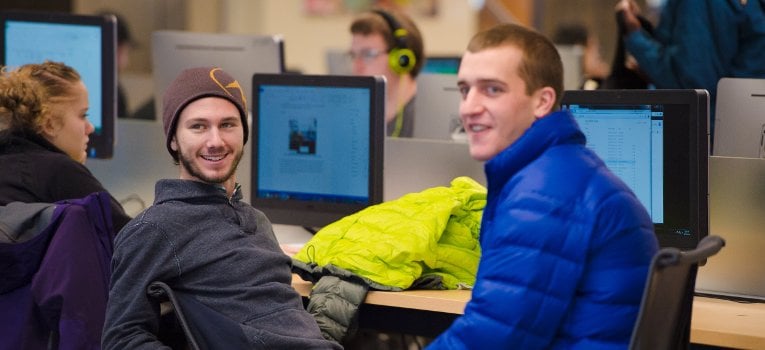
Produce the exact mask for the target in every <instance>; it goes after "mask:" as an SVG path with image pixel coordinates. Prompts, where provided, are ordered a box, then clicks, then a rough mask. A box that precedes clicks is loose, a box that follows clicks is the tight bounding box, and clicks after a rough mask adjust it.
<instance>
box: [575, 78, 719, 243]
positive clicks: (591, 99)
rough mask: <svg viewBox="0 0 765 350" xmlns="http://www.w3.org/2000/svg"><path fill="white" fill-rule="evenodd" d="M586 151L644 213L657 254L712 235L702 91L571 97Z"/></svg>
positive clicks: (706, 108) (579, 94) (577, 94)
mask: <svg viewBox="0 0 765 350" xmlns="http://www.w3.org/2000/svg"><path fill="white" fill-rule="evenodd" d="M562 108H563V109H567V110H569V111H571V113H572V114H573V115H574V118H575V119H576V121H577V123H578V124H579V126H580V128H581V129H582V132H584V134H585V136H586V137H587V146H588V147H590V148H591V149H593V150H594V151H595V153H596V154H598V155H599V156H600V158H602V159H603V161H604V162H605V163H606V165H607V166H608V168H609V169H611V171H612V172H614V174H616V175H617V176H618V177H619V178H621V179H622V181H624V182H625V183H626V184H627V185H628V186H629V187H630V188H631V189H632V191H633V192H634V193H635V195H636V196H637V198H638V199H639V200H640V202H641V203H642V204H643V205H644V206H645V208H646V209H647V210H648V213H649V214H650V215H651V219H652V220H653V223H654V229H655V231H656V235H657V237H658V239H659V244H660V245H661V246H662V247H677V248H680V249H691V248H695V247H696V244H697V243H698V241H699V240H700V239H701V238H703V237H704V236H706V235H707V234H708V231H709V204H708V198H707V196H708V184H707V181H708V180H707V179H708V174H707V173H708V156H709V131H708V124H709V94H708V92H707V91H706V90H593V91H583V90H576V91H574V90H570V91H566V92H565V93H564V95H563V101H562Z"/></svg>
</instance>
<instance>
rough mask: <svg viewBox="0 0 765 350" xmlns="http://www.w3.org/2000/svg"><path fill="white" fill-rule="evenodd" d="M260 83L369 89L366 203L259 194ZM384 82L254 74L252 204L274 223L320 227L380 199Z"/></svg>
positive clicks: (381, 80) (340, 77)
mask: <svg viewBox="0 0 765 350" xmlns="http://www.w3.org/2000/svg"><path fill="white" fill-rule="evenodd" d="M261 85H283V86H318V87H321V86H326V87H357V88H364V89H368V90H369V91H370V96H369V97H370V101H369V102H370V103H369V106H370V110H369V118H370V120H369V151H370V157H369V181H368V193H369V201H368V203H365V204H348V203H327V202H321V203H317V202H313V201H303V200H297V199H275V198H260V197H259V196H258V189H259V187H258V169H259V165H260V164H259V161H258V135H259V131H260V130H259V129H260V126H259V123H258V121H259V113H260V111H259V108H258V106H259V103H260V101H259V94H258V91H259V88H260V86H261ZM384 106H385V81H384V79H383V78H382V77H379V76H378V77H373V76H345V75H293V74H267V73H256V74H254V75H253V78H252V126H251V132H250V135H251V137H250V139H251V153H252V154H251V155H250V156H251V159H252V171H251V184H250V187H251V192H250V200H251V202H252V205H253V206H254V207H255V208H257V209H259V210H261V211H262V212H264V213H265V214H266V216H267V217H268V218H269V220H270V221H271V222H272V223H275V224H284V225H296V226H303V227H311V228H319V227H323V226H326V225H327V224H330V223H332V222H334V221H337V220H339V219H340V218H342V217H345V216H347V215H350V214H353V213H355V212H357V211H359V210H362V209H364V208H366V207H368V206H370V205H374V204H378V203H381V202H382V201H383V188H382V186H383V185H382V184H383V178H382V177H383V149H384V145H385V144H384V141H385V124H384Z"/></svg>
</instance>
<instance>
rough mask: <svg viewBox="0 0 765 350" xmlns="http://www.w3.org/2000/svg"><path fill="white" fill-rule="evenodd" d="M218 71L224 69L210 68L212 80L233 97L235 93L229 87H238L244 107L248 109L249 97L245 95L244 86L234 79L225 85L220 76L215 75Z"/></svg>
mask: <svg viewBox="0 0 765 350" xmlns="http://www.w3.org/2000/svg"><path fill="white" fill-rule="evenodd" d="M217 71H223V70H222V69H220V68H213V69H212V70H210V79H212V81H214V82H215V84H217V85H218V86H219V87H220V88H221V90H223V91H224V92H225V93H226V94H227V95H229V96H231V97H234V95H232V94H231V92H229V91H228V89H236V90H237V91H239V96H240V98H241V100H242V104H243V106H242V107H244V110H247V98H246V97H245V96H244V90H242V86H241V85H239V82H238V81H236V80H234V81H232V82H230V83H228V84H226V85H225V86H224V85H223V84H222V83H221V82H220V81H219V80H218V78H217V77H215V72H217ZM234 98H235V97H234Z"/></svg>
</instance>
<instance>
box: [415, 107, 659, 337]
mask: <svg viewBox="0 0 765 350" xmlns="http://www.w3.org/2000/svg"><path fill="white" fill-rule="evenodd" d="M584 143H585V139H584V135H583V134H582V133H581V131H580V130H579V128H578V127H577V125H576V123H575V121H574V119H573V118H572V117H571V115H570V114H569V113H568V112H555V113H552V114H550V115H548V116H545V117H543V118H541V119H539V120H537V121H536V122H535V123H534V124H533V125H532V126H531V128H529V129H528V130H527V131H526V133H525V134H524V135H523V136H522V137H521V138H519V139H518V140H517V141H516V142H515V143H514V144H513V145H511V146H510V147H508V148H507V149H505V150H504V151H502V152H501V153H500V154H498V155H497V156H495V157H494V158H493V159H491V160H490V161H488V162H487V164H486V166H485V170H486V175H487V179H488V185H489V186H488V197H487V204H486V208H485V209H484V215H483V221H482V223H481V234H480V242H481V250H482V256H481V261H480V263H479V266H478V273H477V276H476V283H475V286H474V289H473V295H472V299H471V300H470V302H468V304H467V306H466V308H465V314H464V316H462V317H460V318H458V319H457V320H456V321H455V322H454V323H453V324H452V326H451V327H450V328H449V329H448V330H447V331H446V332H445V333H443V334H442V335H441V336H439V337H438V338H437V339H436V340H435V341H434V342H433V343H431V344H430V347H429V349H625V348H626V347H627V345H628V343H629V339H630V335H631V332H632V328H633V325H634V323H635V320H636V318H637V313H638V309H639V306H640V300H641V297H642V292H643V287H644V284H645V281H646V276H647V273H648V267H649V264H650V260H651V257H652V256H653V255H654V253H655V252H656V251H657V249H658V244H657V241H656V237H655V236H654V232H653V225H652V222H651V219H650V218H649V216H648V213H647V212H646V210H645V209H644V208H643V206H642V205H641V204H640V202H639V201H638V199H637V198H636V197H635V196H634V195H633V193H632V192H631V191H630V190H629V189H628V188H627V186H626V185H624V184H623V183H622V182H621V181H620V180H619V179H618V178H617V177H616V176H615V175H613V174H612V173H611V172H610V171H609V170H608V169H607V168H606V166H605V164H604V163H603V162H602V161H601V160H600V159H599V158H598V157H597V156H596V155H595V154H594V153H593V152H592V151H590V150H589V149H587V148H585V146H584Z"/></svg>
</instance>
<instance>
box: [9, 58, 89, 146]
mask: <svg viewBox="0 0 765 350" xmlns="http://www.w3.org/2000/svg"><path fill="white" fill-rule="evenodd" d="M1 73H2V74H1V75H0V130H6V129H8V130H11V131H18V132H25V133H26V132H32V133H35V134H40V133H41V132H42V128H43V126H44V125H45V123H46V122H47V120H48V118H53V119H54V120H57V119H58V118H60V116H59V115H55V114H54V113H53V111H54V108H52V106H53V105H55V104H56V103H59V102H61V101H64V100H67V99H69V98H71V96H72V93H73V91H74V90H73V89H72V87H73V85H74V84H76V83H77V82H79V81H80V80H81V78H80V74H79V73H77V71H76V70H74V68H72V67H69V66H67V65H66V64H64V63H61V62H51V61H45V62H43V63H40V64H26V65H23V66H20V67H18V68H16V69H14V70H11V71H8V70H7V67H3V68H2V71H1Z"/></svg>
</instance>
